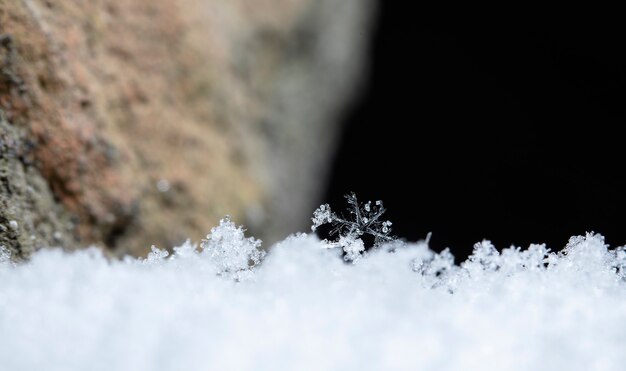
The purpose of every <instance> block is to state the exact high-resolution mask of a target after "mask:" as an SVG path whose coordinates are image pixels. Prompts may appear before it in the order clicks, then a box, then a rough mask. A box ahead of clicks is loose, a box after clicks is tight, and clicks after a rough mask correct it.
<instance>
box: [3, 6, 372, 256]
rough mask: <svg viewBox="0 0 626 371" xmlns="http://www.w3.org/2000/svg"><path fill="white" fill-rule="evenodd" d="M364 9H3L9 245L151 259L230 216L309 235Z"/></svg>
mask: <svg viewBox="0 0 626 371" xmlns="http://www.w3.org/2000/svg"><path fill="white" fill-rule="evenodd" d="M371 13H372V1H371V0H258V1H255V2H250V1H248V0H230V1H218V0H181V1H176V2H173V1H169V0H103V1H98V2H94V1H89V0H73V1H66V2H51V1H45V0H12V1H5V0H0V72H1V73H0V109H2V110H3V112H4V115H3V119H2V124H1V126H0V135H1V138H3V140H6V141H12V142H11V143H13V144H11V145H9V144H2V147H1V149H2V153H0V156H1V157H0V159H1V161H2V162H1V166H2V168H1V169H2V170H1V171H2V172H3V174H6V176H5V177H3V178H2V179H3V180H2V181H3V182H5V183H6V184H9V185H10V189H11V191H10V192H9V191H6V189H7V188H6V187H5V188H4V189H2V190H0V200H2V211H1V212H0V225H2V226H3V227H4V228H9V226H8V224H7V223H10V221H11V220H15V221H16V222H17V224H18V229H19V230H20V231H21V233H20V234H19V235H17V233H15V231H12V232H4V231H3V230H0V235H2V236H3V237H2V239H0V245H7V246H10V248H11V249H12V250H13V252H15V253H16V254H19V255H21V256H27V255H28V254H29V252H30V251H32V250H33V249H35V248H38V247H41V246H47V245H56V244H59V245H63V246H66V247H72V246H76V247H79V246H86V245H88V244H97V245H100V246H103V247H106V248H108V249H109V250H110V251H111V252H114V253H116V254H119V255H122V254H126V253H131V254H135V255H142V254H145V253H146V252H147V251H149V247H150V246H151V245H152V244H157V245H160V246H162V247H167V246H171V245H173V244H177V243H180V242H181V241H182V240H183V239H185V238H188V237H189V238H192V239H196V240H199V239H200V238H201V237H202V236H203V235H204V234H205V233H206V231H208V230H209V229H210V228H211V227H212V226H214V225H215V224H216V223H217V221H218V220H219V219H220V218H221V217H223V216H224V215H226V214H230V215H232V217H233V219H235V220H236V221H238V222H240V223H244V224H246V225H248V226H249V227H250V228H251V229H254V230H256V231H263V232H264V236H265V237H267V238H268V239H269V240H272V239H274V238H278V237H282V235H284V234H287V233H291V232H294V231H296V230H298V229H304V228H305V227H306V225H305V223H306V222H307V215H308V214H310V213H311V212H312V210H313V209H314V208H315V206H316V205H315V203H316V202H317V201H318V200H317V198H319V193H320V187H322V186H323V184H324V178H325V176H326V174H325V171H324V169H325V168H326V163H327V161H328V159H329V156H330V154H331V153H332V150H333V145H334V141H335V139H336V135H337V133H338V129H339V128H338V125H337V121H338V117H339V116H340V114H341V111H342V108H343V107H345V105H346V104H347V102H349V100H350V97H351V96H352V95H353V93H354V92H355V89H356V88H357V87H358V81H359V78H360V75H361V71H362V67H363V66H362V61H363V60H364V58H363V57H364V52H365V46H366V30H367V29H368V22H369V19H370V15H371ZM5 138H6V139H5ZM18 147H19V151H21V152H19V151H17V149H16V148H18ZM12 151H13V152H12ZM18 152H19V153H18ZM4 179H7V180H6V181H5V180H4ZM28 189H32V190H33V191H32V192H27V190H28ZM18 194H19V195H21V196H19V197H18V196H16V195H18ZM29 220H32V222H29ZM35 221H36V222H35ZM29 223H30V224H29ZM38 228H39V229H38ZM9 229H10V228H9ZM9 229H7V231H9ZM57 232H58V233H57ZM31 235H33V236H35V239H30V238H29V236H31ZM5 239H6V240H5ZM33 241H34V242H33Z"/></svg>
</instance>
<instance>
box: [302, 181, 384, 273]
mask: <svg viewBox="0 0 626 371" xmlns="http://www.w3.org/2000/svg"><path fill="white" fill-rule="evenodd" d="M346 200H347V201H348V205H349V206H350V209H349V216H348V217H344V216H343V215H341V214H336V213H334V212H333V211H332V210H331V208H330V206H329V205H328V204H324V205H322V206H320V207H319V208H318V209H317V210H315V212H314V213H313V217H312V218H311V221H313V225H312V226H311V229H312V230H313V231H315V230H317V228H319V227H320V226H321V225H323V224H332V225H333V229H332V230H331V232H330V234H331V236H335V235H336V236H337V239H336V240H335V241H333V242H329V241H326V242H327V243H328V247H341V248H342V249H343V251H344V252H345V253H346V255H345V256H344V259H346V260H347V261H356V260H358V258H360V257H361V256H362V254H363V252H364V251H365V244H364V243H363V240H362V239H361V236H363V235H366V234H367V235H370V236H372V237H374V247H375V248H376V247H379V246H380V245H381V244H382V243H390V242H392V241H394V240H395V238H394V237H393V236H391V222H390V221H388V220H381V216H382V215H383V214H384V213H385V211H386V210H385V208H384V207H383V202H382V201H376V203H375V204H374V205H372V202H371V201H368V202H366V203H365V204H360V203H359V201H358V200H357V198H356V195H355V194H354V193H351V194H349V195H346Z"/></svg>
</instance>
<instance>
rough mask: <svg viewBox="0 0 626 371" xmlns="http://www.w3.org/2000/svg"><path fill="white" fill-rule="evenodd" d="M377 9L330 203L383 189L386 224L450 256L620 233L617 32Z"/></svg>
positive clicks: (625, 239)
mask: <svg viewBox="0 0 626 371" xmlns="http://www.w3.org/2000/svg"><path fill="white" fill-rule="evenodd" d="M380 11H381V13H380V16H379V23H378V28H377V30H376V34H375V39H374V42H373V47H372V50H371V58H372V60H371V75H370V81H369V84H367V85H366V86H365V88H364V90H363V91H362V96H361V98H360V99H359V100H358V101H357V102H356V103H355V105H354V106H353V108H352V109H351V111H350V112H349V113H348V114H347V116H346V118H345V131H344V134H343V139H342V141H341V143H340V147H339V152H338V153H337V157H336V160H335V163H334V166H333V169H332V174H331V176H330V183H329V185H328V190H327V194H326V197H325V198H326V200H325V202H328V203H330V204H331V205H332V206H333V208H334V209H341V208H343V207H344V206H345V201H344V199H343V195H344V194H346V193H348V192H349V191H354V192H356V194H357V195H358V196H359V198H360V199H361V200H362V201H365V200H368V199H372V200H375V199H381V200H383V201H384V202H385V206H386V207H387V209H388V212H387V214H386V215H387V217H388V218H389V219H390V220H391V221H393V223H394V225H393V227H394V233H395V234H397V235H398V236H399V237H404V238H406V239H407V240H419V239H423V238H424V237H425V236H426V234H427V233H428V232H433V236H432V239H431V247H432V248H434V249H435V250H441V249H443V248H444V247H450V248H451V250H452V251H453V253H454V254H455V255H456V256H457V257H458V258H463V256H465V255H467V254H468V253H470V252H471V249H472V245H473V244H474V243H475V242H477V241H480V240H482V239H484V238H485V239H490V240H491V241H492V242H494V243H495V244H496V246H498V248H503V247H508V246H510V245H511V244H515V245H517V246H523V247H526V246H528V244H530V243H543V242H545V243H547V244H548V247H550V248H551V249H553V250H559V249H560V248H562V247H564V245H565V244H566V243H567V240H568V238H569V237H570V236H572V235H580V234H584V233H585V232H587V231H595V232H599V233H601V234H603V235H604V236H605V237H606V238H607V242H608V243H609V244H611V245H612V246H616V245H623V244H626V228H625V227H626V226H625V224H624V223H623V222H624V220H625V216H626V181H625V177H624V170H625V167H624V159H625V158H626V146H624V142H625V141H624V137H623V136H622V135H620V134H619V131H620V130H622V129H623V126H624V123H625V121H624V119H625V110H624V103H625V102H626V101H625V100H624V98H625V97H624V95H625V94H624V92H625V91H624V88H625V76H626V71H625V67H624V66H626V58H625V56H624V50H625V48H624V47H623V45H624V43H623V37H622V36H623V35H624V34H626V33H624V30H615V29H609V28H607V27H598V25H597V24H594V25H586V24H584V23H577V24H572V25H558V26H557V25H555V24H554V23H546V24H544V25H537V24H532V25H531V24H530V23H528V24H526V23H522V24H520V23H518V24H507V22H501V24H490V23H489V22H482V21H481V22H478V21H476V20H475V19H469V20H468V19H465V20H463V19H458V18H457V19H448V18H446V17H436V16H434V15H431V14H428V12H425V13H422V14H421V15H420V16H416V14H415V12H414V11H411V10H410V9H408V8H407V5H406V4H402V2H391V1H387V2H384V1H381V9H380ZM410 178H415V179H416V180H415V181H412V180H409V179H410ZM457 260H458V259H457Z"/></svg>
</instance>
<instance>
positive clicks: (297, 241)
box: [0, 223, 626, 371]
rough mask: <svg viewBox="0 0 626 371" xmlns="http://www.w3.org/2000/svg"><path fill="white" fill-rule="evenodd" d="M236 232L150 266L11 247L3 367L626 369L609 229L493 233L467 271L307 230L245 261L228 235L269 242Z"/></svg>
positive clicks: (4, 281) (2, 324) (422, 253)
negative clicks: (232, 259)
mask: <svg viewBox="0 0 626 371" xmlns="http://www.w3.org/2000/svg"><path fill="white" fill-rule="evenodd" d="M224 228H226V230H225V229H224ZM233 228H235V229H236V227H234V225H232V224H228V223H226V225H222V227H218V230H217V231H216V230H214V231H213V233H212V234H213V235H214V234H215V233H216V232H217V233H218V234H219V235H218V236H214V238H213V239H211V238H210V237H209V238H208V239H207V240H206V241H205V242H204V243H203V245H202V246H204V247H206V249H205V248H203V247H202V246H201V247H198V248H196V246H194V245H191V244H189V243H187V244H185V245H184V246H181V247H178V248H176V249H175V251H174V252H173V253H172V254H169V255H168V254H166V253H165V252H164V251H161V250H158V249H154V250H153V253H152V254H150V257H149V258H148V259H145V260H141V259H131V258H127V259H125V260H123V261H110V260H107V259H106V258H104V257H103V256H102V254H101V253H100V252H99V251H98V250H97V249H89V250H84V251H78V252H74V253H66V252H62V251H61V250H41V251H39V252H38V253H36V254H35V255H34V256H33V257H32V259H31V260H30V261H29V262H27V263H21V264H13V263H11V262H10V261H9V260H8V259H7V257H6V254H5V255H3V254H2V253H0V370H4V371H11V370H107V371H108V370H133V371H137V370H373V369H377V370H383V369H384V370H405V369H411V370H586V371H587V370H624V369H626V280H625V278H624V274H623V272H624V268H625V267H626V254H625V251H624V249H615V250H609V249H607V246H606V245H605V243H604V240H603V238H602V237H601V236H599V235H591V234H590V235H587V236H585V237H575V238H572V239H571V240H570V243H569V244H568V247H567V248H566V250H565V252H564V253H559V254H554V253H549V252H547V251H546V249H545V247H544V246H531V248H530V249H527V250H519V249H505V250H504V251H503V252H502V253H499V252H498V251H497V250H496V249H495V248H494V247H493V246H492V245H491V244H490V243H489V242H487V241H484V242H483V243H480V244H477V246H476V251H475V254H474V255H473V256H472V257H471V258H470V259H469V260H468V261H466V262H464V263H462V264H461V265H460V266H459V265H453V264H452V256H451V255H450V253H449V252H447V251H444V252H443V253H441V254H435V253H433V252H432V251H430V250H428V247H427V245H426V244H425V243H418V244H400V243H394V244H388V245H383V246H382V247H381V248H379V249H377V250H376V251H374V252H371V253H368V254H366V255H365V256H363V257H362V258H361V259H359V260H358V262H356V263H355V264H352V263H346V262H345V261H344V260H343V259H342V258H341V256H339V254H338V251H337V249H328V248H326V247H328V246H326V245H325V243H324V242H322V241H320V240H319V239H318V238H317V237H315V236H312V235H298V236H292V237H290V238H288V239H286V240H285V241H283V242H281V243H280V244H278V245H276V246H274V247H273V248H272V249H271V252H270V253H269V254H267V256H266V257H265V259H264V260H263V261H262V262H261V264H258V265H256V266H254V267H252V268H250V269H247V267H246V266H242V265H241V264H240V263H239V265H238V267H239V268H237V269H239V270H237V269H234V268H233V265H228V264H226V263H225V262H224V261H223V260H221V259H223V257H224V254H223V251H222V250H220V248H219V244H223V246H224V247H226V246H230V247H229V248H233V249H238V248H239V249H240V250H238V251H239V252H241V251H248V252H249V253H251V254H256V253H255V252H254V250H255V249H256V247H257V242H256V240H253V239H246V238H245V237H243V233H241V234H239V233H237V232H236V231H235V230H234V229H233ZM229 236H230V237H229ZM216 244H217V245H216ZM242 249H243V250H242ZM235 255H237V254H235ZM236 259H239V260H237V261H239V262H241V260H240V259H241V257H240V255H237V258H236ZM235 267H237V265H235ZM234 271H237V272H239V273H246V272H247V273H246V274H233V273H234ZM225 273H226V274H225Z"/></svg>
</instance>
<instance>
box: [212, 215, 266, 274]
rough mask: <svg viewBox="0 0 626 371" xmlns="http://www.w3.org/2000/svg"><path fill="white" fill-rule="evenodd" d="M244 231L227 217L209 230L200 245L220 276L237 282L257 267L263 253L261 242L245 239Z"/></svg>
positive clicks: (251, 238)
mask: <svg viewBox="0 0 626 371" xmlns="http://www.w3.org/2000/svg"><path fill="white" fill-rule="evenodd" d="M244 232H245V230H244V229H243V228H242V227H238V226H237V225H235V223H233V222H232V221H231V220H230V218H229V217H226V218H224V219H222V220H220V225H219V226H217V227H215V228H213V229H211V233H210V234H209V235H207V237H206V239H204V240H202V243H201V244H200V247H201V249H202V250H203V253H204V254H207V255H208V256H209V257H210V259H211V260H212V261H213V263H214V264H215V265H216V267H217V269H218V273H219V274H220V275H222V276H230V277H232V278H234V279H235V280H237V281H241V280H242V279H244V278H248V277H250V273H252V272H251V270H250V269H251V268H252V267H255V266H256V265H258V264H259V263H260V262H261V260H262V259H263V257H264V256H265V251H263V250H261V249H260V247H261V241H260V240H257V239H255V238H253V237H245V235H244Z"/></svg>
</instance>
